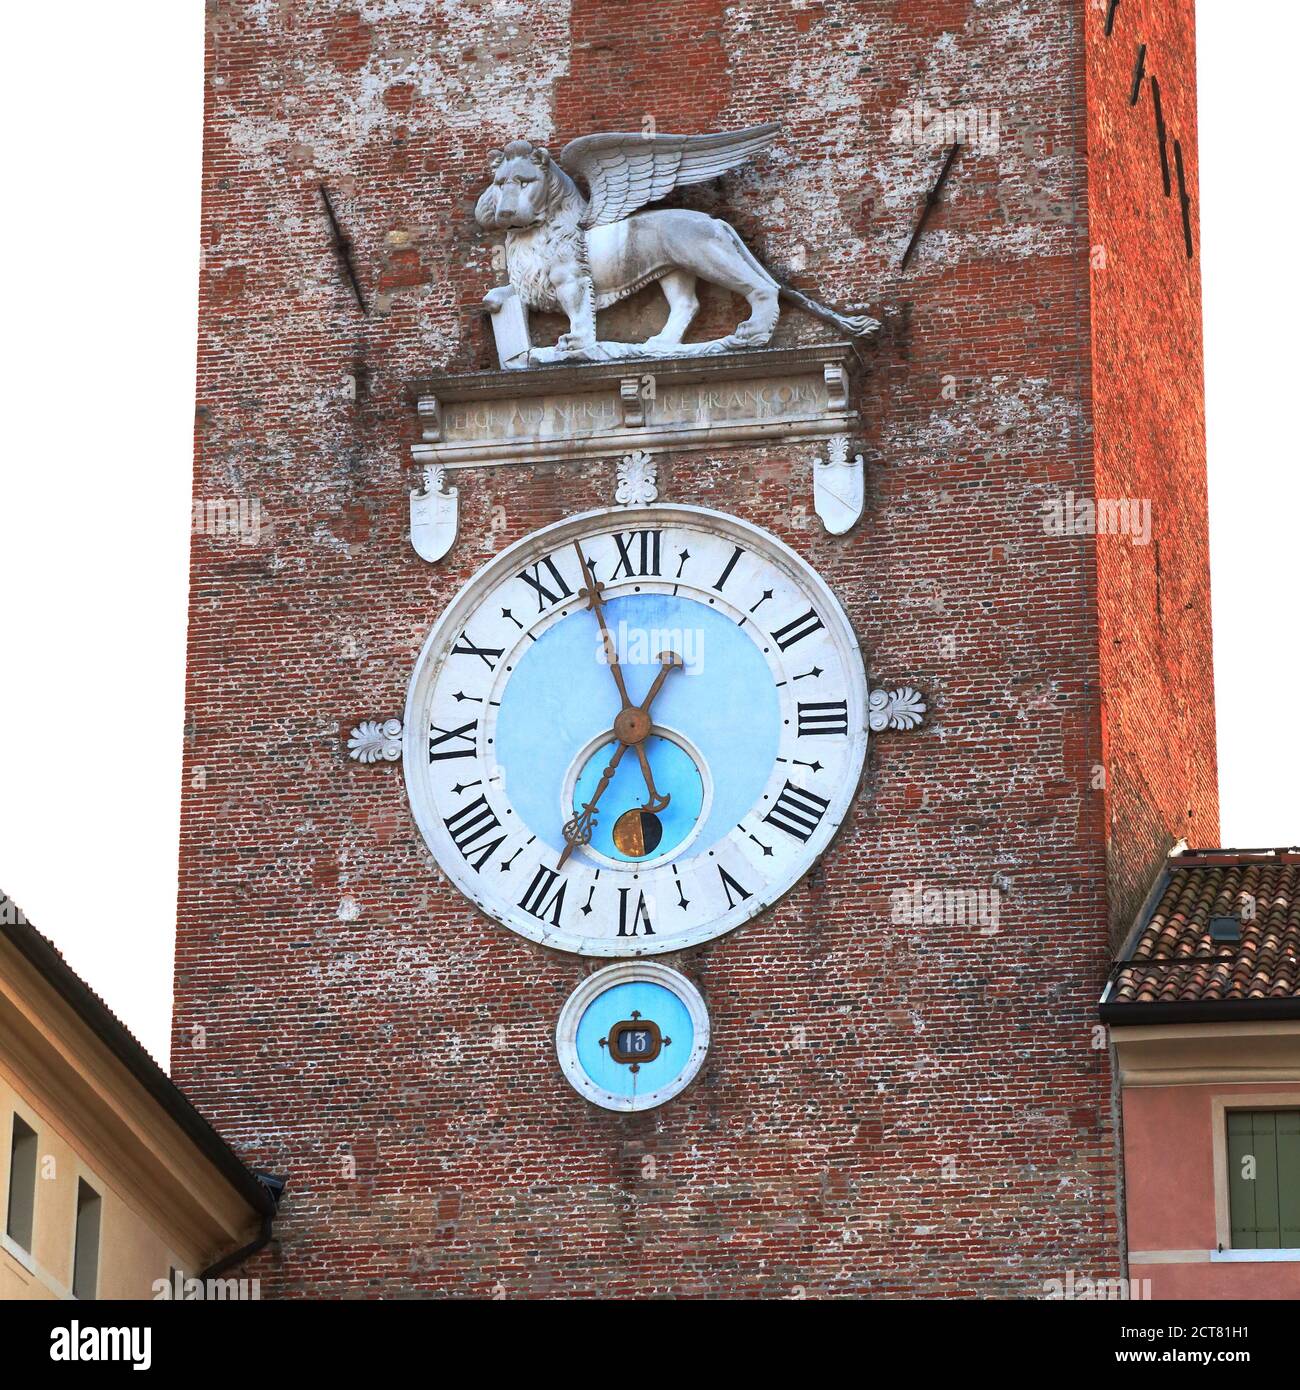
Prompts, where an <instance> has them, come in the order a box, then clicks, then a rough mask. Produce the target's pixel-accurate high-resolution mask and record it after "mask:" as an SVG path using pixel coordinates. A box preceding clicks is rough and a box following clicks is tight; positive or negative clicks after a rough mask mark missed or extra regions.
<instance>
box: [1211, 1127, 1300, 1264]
mask: <svg viewBox="0 0 1300 1390" xmlns="http://www.w3.org/2000/svg"><path fill="white" fill-rule="evenodd" d="M1249 1158H1253V1159H1254V1161H1255V1176H1254V1178H1253V1179H1252V1178H1248V1177H1246V1176H1245V1175H1244V1173H1243V1171H1242V1170H1243V1167H1244V1165H1245V1161H1246V1160H1247V1159H1249ZM1228 1196H1229V1202H1230V1205H1231V1210H1232V1245H1233V1248H1234V1249H1236V1250H1277V1249H1279V1248H1281V1249H1290V1250H1294V1249H1300V1110H1230V1111H1229V1112H1228Z"/></svg>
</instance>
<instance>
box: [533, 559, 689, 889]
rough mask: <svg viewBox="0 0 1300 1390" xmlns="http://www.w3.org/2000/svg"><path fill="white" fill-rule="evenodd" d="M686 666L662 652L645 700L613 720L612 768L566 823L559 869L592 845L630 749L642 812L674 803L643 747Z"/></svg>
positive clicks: (674, 655) (678, 659) (660, 808)
mask: <svg viewBox="0 0 1300 1390" xmlns="http://www.w3.org/2000/svg"><path fill="white" fill-rule="evenodd" d="M586 568H587V567H586V563H585V562H584V564H583V572H584V573H586ZM684 664H685V663H684V662H683V661H682V659H681V657H680V656H678V655H677V653H676V652H660V653H659V667H660V670H659V674H658V675H657V676H656V677H655V678H654V683H653V684H652V685H651V686H650V690H649V692H648V693H647V695H646V697H645V699H644V700H642V701H641V703H640V704H639V705H633V704H631V703H629V705H628V707H627V708H626V709H623V710H622V711H620V713H619V716H618V718H617V719H615V720H614V728H613V730H612V733H613V736H614V737H615V738H616V739H617V740H618V748H617V750H616V751H615V753H614V756H613V757H612V758H611V759H610V760H609V766H608V767H606V768H605V771H604V772H603V773H602V774H601V778H600V781H599V782H597V783H596V789H595V791H594V792H593V793H592V797H591V800H590V801H584V802H583V803H582V810H581V811H580V812H579V813H578V814H577V815H576V816H574V817H573V819H572V820H569V821H566V822H565V824H564V831H563V834H564V840H565V845H564V850H563V852H562V853H561V855H560V864H559V867H560V868H563V867H564V864H565V861H566V860H567V859H568V857H569V855H571V854H572V853H573V851H574V849H575V848H576V847H577V846H578V845H589V844H590V843H591V832H592V828H593V827H594V826H595V824H596V803H597V802H598V801H599V800H600V798H601V797H602V796H603V795H604V794H605V788H606V787H608V786H609V784H610V782H611V781H612V780H613V777H614V773H615V772H616V771H617V770H618V765H619V763H620V762H621V761H622V758H623V754H624V753H626V752H627V750H628V749H629V748H635V749H636V756H637V760H638V761H639V762H640V764H641V772H642V775H643V776H644V777H645V784H646V790H647V792H649V794H650V800H649V801H648V802H646V804H645V805H644V806H641V807H640V808H639V809H640V810H642V811H662V810H663V809H664V807H665V806H667V805H668V803H669V801H671V800H672V798H671V797H670V796H666V795H664V794H663V793H661V792H660V791H659V790H658V789H657V788H656V787H655V783H654V776H653V774H652V773H651V771H650V760H649V758H648V757H646V751H645V747H644V745H645V741H646V739H647V738H648V737H649V736H650V729H651V723H650V706H651V704H653V703H654V699H655V696H656V695H658V694H659V692H660V690H662V689H663V684H664V682H665V681H666V680H667V679H668V677H669V676H670V675H671V674H672V673H673V672H674V671H677V670H680V669H681V667H682V666H683V665H684Z"/></svg>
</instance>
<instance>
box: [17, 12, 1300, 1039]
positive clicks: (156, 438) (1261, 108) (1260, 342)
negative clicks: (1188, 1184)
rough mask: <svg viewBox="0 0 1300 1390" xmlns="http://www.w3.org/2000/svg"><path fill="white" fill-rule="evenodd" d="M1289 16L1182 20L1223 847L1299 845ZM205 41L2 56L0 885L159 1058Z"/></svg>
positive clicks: (33, 27)
mask: <svg viewBox="0 0 1300 1390" xmlns="http://www.w3.org/2000/svg"><path fill="white" fill-rule="evenodd" d="M1298 15H1300V6H1295V5H1279V4H1276V3H1273V0H1253V3H1244V4H1243V3H1230V0H1201V2H1200V3H1199V4H1198V5H1197V21H1198V25H1199V30H1200V32H1199V60H1200V78H1199V88H1200V90H1199V99H1200V136H1201V189H1200V216H1201V241H1202V251H1201V257H1202V265H1203V267H1204V281H1205V321H1206V339H1207V345H1206V371H1207V380H1208V392H1209V447H1210V507H1211V514H1210V520H1211V557H1212V583H1213V594H1214V631H1215V667H1216V689H1217V701H1218V725H1219V760H1220V785H1221V789H1222V800H1223V819H1222V825H1223V836H1222V838H1223V842H1224V843H1225V844H1230V845H1252V846H1253V845H1281V844H1294V843H1296V842H1300V799H1298V797H1300V739H1298V738H1297V730H1296V724H1297V720H1296V708H1297V695H1296V681H1297V665H1298V662H1297V656H1296V649H1297V628H1298V627H1300V623H1298V621H1297V616H1296V611H1295V610H1296V580H1297V573H1298V570H1300V565H1298V563H1297V553H1298V552H1300V532H1298V530H1297V517H1298V516H1300V473H1298V472H1297V468H1296V463H1297V444H1296V436H1295V427H1294V415H1295V409H1296V387H1295V382H1294V374H1295V369H1296V365H1297V351H1296V346H1295V343H1294V337H1293V335H1294V332H1295V325H1296V324H1297V323H1298V322H1300V292H1298V285H1300V276H1298V275H1297V270H1296V249H1295V247H1296V239H1295V235H1294V228H1293V226H1292V217H1293V216H1294V213H1295V207H1296V197H1295V190H1294V179H1293V177H1292V175H1291V173H1290V162H1291V151H1290V143H1289V132H1290V129H1291V126H1292V124H1293V122H1292V120H1291V110H1290V106H1291V87H1292V85H1293V82H1294V75H1293V72H1292V68H1293V66H1294V62H1295V54H1296V53H1297V51H1300V21H1298V19H1297V16H1298ZM1265 19H1266V20H1267V25H1266V26H1264V25H1261V23H1259V22H1258V21H1260V20H1265ZM202 25H203V5H202V4H200V3H198V0H186V2H185V3H182V2H181V0H137V3H135V4H132V5H111V4H105V3H103V0H65V3H63V4H60V5H57V6H55V5H45V6H22V7H18V6H10V7H9V8H8V9H7V11H6V14H5V42H4V44H3V49H2V50H0V70H2V71H3V81H2V82H0V110H3V118H4V119H3V127H2V128H3V129H4V131H5V141H4V152H3V156H2V158H3V160H4V185H3V186H4V189H5V194H6V196H5V204H6V212H5V215H4V217H3V219H0V276H2V277H3V290H4V301H3V302H4V319H5V329H6V331H5V335H4V336H5V343H4V358H5V368H4V391H5V395H6V396H7V400H6V403H5V412H4V425H5V433H6V442H7V445H8V448H7V450H6V454H7V457H6V458H5V461H4V466H3V470H2V471H0V557H2V559H0V564H2V565H3V568H2V569H0V643H2V644H3V651H4V654H5V674H4V679H3V681H0V730H3V739H4V750H3V754H0V887H3V888H4V890H5V891H6V892H8V893H9V894H11V895H12V896H13V898H14V899H15V900H16V901H17V902H18V903H20V904H21V905H22V907H23V908H24V910H25V911H26V913H27V915H28V916H29V918H30V919H31V920H32V921H33V922H34V923H35V925H36V926H37V927H38V928H39V929H40V930H41V931H42V932H44V933H45V934H46V935H47V936H49V937H51V938H52V939H53V940H54V941H55V943H56V944H57V945H58V946H59V947H60V949H62V951H63V952H64V954H65V955H66V956H67V958H68V960H69V962H70V963H71V964H72V966H73V967H74V968H75V969H76V970H78V971H79V972H80V973H81V974H82V975H83V976H84V977H85V979H86V980H87V981H89V983H90V984H91V985H92V986H93V987H94V988H95V989H96V990H98V991H99V992H100V993H101V994H102V995H103V996H104V998H105V999H106V1000H107V1002H108V1003H109V1005H110V1006H111V1007H112V1008H113V1009H114V1010H115V1011H116V1012H117V1013H118V1014H119V1016H120V1017H121V1018H122V1019H123V1020H124V1021H125V1022H126V1023H127V1025H128V1026H129V1027H130V1028H131V1029H132V1030H133V1031H134V1032H135V1033H136V1035H137V1036H138V1037H139V1038H140V1040H141V1041H142V1042H143V1043H144V1044H145V1046H146V1047H148V1048H149V1049H150V1050H151V1051H152V1052H153V1053H154V1055H155V1056H157V1057H158V1058H160V1059H161V1060H163V1061H164V1062H165V1061H166V1058H167V1056H168V1033H169V1021H170V1012H171V983H172V980H171V974H172V938H173V931H174V921H175V900H176V851H177V833H178V824H179V815H180V754H181V724H182V710H183V698H184V659H185V608H186V574H187V561H188V550H189V506H190V467H191V460H190V451H191V424H192V419H193V408H194V358H195V314H196V295H197V292H196V284H197V275H198V226H199V219H198V213H199V207H198V194H199V159H200V141H201V121H202V87H201V84H202ZM1261 34H1266V35H1267V41H1266V42H1261ZM1209 658H1210V654H1209V653H1208V652H1207V653H1206V659H1207V660H1209Z"/></svg>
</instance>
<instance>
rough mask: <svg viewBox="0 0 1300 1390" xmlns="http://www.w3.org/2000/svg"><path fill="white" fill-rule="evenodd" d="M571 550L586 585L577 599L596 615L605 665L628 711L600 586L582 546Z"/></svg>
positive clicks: (621, 671) (575, 543) (576, 545)
mask: <svg viewBox="0 0 1300 1390" xmlns="http://www.w3.org/2000/svg"><path fill="white" fill-rule="evenodd" d="M573 548H574V550H576V551H577V552H578V564H579V565H581V566H582V578H583V582H584V583H585V585H586V587H585V588H584V589H583V590H582V591H581V592H580V593H579V595H578V597H579V598H585V599H586V600H587V602H588V603H589V604H590V605H591V611H592V612H593V613H595V615H596V621H597V622H598V623H599V624H600V639H601V641H602V643H603V644H604V648H605V664H606V665H607V666H608V667H609V670H610V674H611V675H612V676H613V677H614V684H615V685H616V686H618V694H619V699H621V700H622V701H623V708H624V709H630V708H631V707H632V700H631V697H630V696H629V695H628V693H627V682H626V681H624V679H623V668H622V667H621V666H620V665H619V664H618V651H617V649H616V648H615V646H614V639H613V638H612V637H611V636H610V635H609V626H608V624H607V623H606V622H605V604H604V602H603V600H602V599H601V597H600V590H601V585H599V584H598V583H597V582H596V576H595V575H594V574H592V572H591V568H590V566H589V565H588V564H587V557H586V556H585V555H584V554H583V553H582V545H581V544H580V543H579V542H578V541H574V543H573Z"/></svg>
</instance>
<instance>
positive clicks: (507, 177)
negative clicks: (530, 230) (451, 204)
mask: <svg viewBox="0 0 1300 1390" xmlns="http://www.w3.org/2000/svg"><path fill="white" fill-rule="evenodd" d="M553 169H554V166H553V165H552V163H551V156H550V153H549V151H547V150H545V149H544V148H543V147H542V146H540V145H534V144H532V142H531V141H528V140H512V141H511V142H510V143H509V144H508V145H507V146H506V147H505V149H503V150H497V151H495V152H494V153H493V155H492V182H491V183H490V184H488V186H487V187H486V188H485V189H484V190H483V192H482V194H481V195H480V197H479V200H478V204H477V205H476V206H475V208H474V216H475V218H476V219H477V221H478V224H479V226H480V227H486V228H487V229H488V230H489V231H493V232H505V231H510V230H515V231H519V230H522V229H524V228H526V227H537V226H540V225H541V224H542V223H543V222H545V221H546V219H547V217H548V215H549V214H550V210H551V200H552V192H553V190H552V182H553V180H552V177H551V176H552V171H553Z"/></svg>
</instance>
